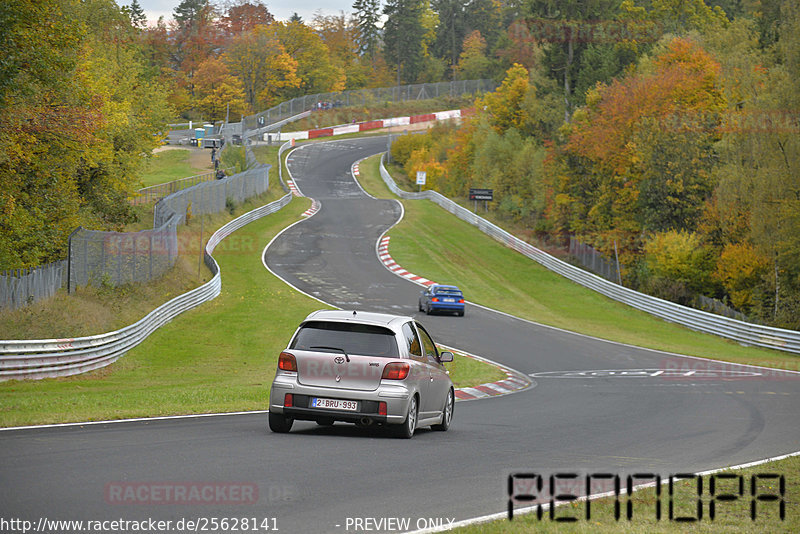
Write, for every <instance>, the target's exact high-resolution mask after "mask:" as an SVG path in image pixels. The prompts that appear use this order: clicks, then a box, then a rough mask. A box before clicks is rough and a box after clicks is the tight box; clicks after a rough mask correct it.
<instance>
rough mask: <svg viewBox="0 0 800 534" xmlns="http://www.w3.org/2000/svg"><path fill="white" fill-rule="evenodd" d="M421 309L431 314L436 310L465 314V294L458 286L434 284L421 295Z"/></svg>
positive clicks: (461, 315)
mask: <svg viewBox="0 0 800 534" xmlns="http://www.w3.org/2000/svg"><path fill="white" fill-rule="evenodd" d="M419 311H424V312H425V313H427V314H429V315H430V314H431V313H432V312H435V311H444V312H456V314H457V315H459V316H460V317H463V316H464V294H463V293H461V290H460V289H458V287H457V286H446V285H442V284H433V285H432V286H430V287H428V289H426V290H425V291H423V292H422V293H421V294H420V296H419Z"/></svg>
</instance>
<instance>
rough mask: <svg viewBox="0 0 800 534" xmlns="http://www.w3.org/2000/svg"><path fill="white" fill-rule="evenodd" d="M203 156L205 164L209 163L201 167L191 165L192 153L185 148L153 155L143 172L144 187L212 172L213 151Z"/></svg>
mask: <svg viewBox="0 0 800 534" xmlns="http://www.w3.org/2000/svg"><path fill="white" fill-rule="evenodd" d="M203 154H204V155H205V158H204V159H203V162H205V160H206V159H207V160H208V163H207V164H204V165H200V166H195V165H193V164H192V163H191V155H192V152H191V151H190V150H187V149H184V148H174V149H173V148H171V149H169V150H163V151H161V152H158V153H156V154H153V157H152V158H151V159H150V160H148V161H147V163H146V166H145V170H144V172H142V175H141V181H142V186H143V187H147V186H151V185H158V184H164V183H167V182H172V181H173V180H179V179H181V178H187V177H189V176H195V175H197V174H203V173H206V172H210V171H212V170H213V169H214V167H213V165H212V164H211V151H210V150H209V151H208V152H203Z"/></svg>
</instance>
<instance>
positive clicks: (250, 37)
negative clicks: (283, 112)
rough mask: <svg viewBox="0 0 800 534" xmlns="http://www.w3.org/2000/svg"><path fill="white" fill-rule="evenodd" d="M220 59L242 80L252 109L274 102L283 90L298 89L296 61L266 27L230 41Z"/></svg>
mask: <svg viewBox="0 0 800 534" xmlns="http://www.w3.org/2000/svg"><path fill="white" fill-rule="evenodd" d="M222 60H223V61H224V62H225V63H226V65H228V68H229V69H230V71H231V73H232V74H234V75H235V76H236V77H238V78H239V80H241V82H242V85H243V87H244V91H245V97H246V100H247V103H248V104H249V105H250V107H251V108H253V109H257V108H265V107H269V106H271V105H274V104H275V103H276V100H277V99H278V98H279V97H280V95H282V94H284V93H285V92H286V91H290V90H292V89H296V88H298V87H300V85H301V82H302V80H301V79H300V77H299V76H298V74H297V60H295V59H294V58H293V57H292V56H291V55H289V53H288V52H287V51H286V49H285V48H284V46H283V44H282V43H281V42H280V40H279V39H278V38H277V37H276V36H275V32H274V31H273V29H272V28H271V27H269V26H265V25H258V26H256V27H255V28H254V29H253V30H252V31H250V32H246V33H243V34H241V35H239V36H237V37H236V38H234V39H233V41H232V42H231V44H230V46H229V47H228V49H227V51H226V52H225V54H224V55H223V56H222Z"/></svg>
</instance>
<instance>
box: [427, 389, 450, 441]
mask: <svg viewBox="0 0 800 534" xmlns="http://www.w3.org/2000/svg"><path fill="white" fill-rule="evenodd" d="M455 402H456V399H455V397H454V396H453V390H452V389H451V390H449V391H448V392H447V399H445V401H444V408H442V422H441V423H439V424H438V425H431V428H432V429H433V430H438V431H440V432H447V429H449V428H450V421H452V420H453V407H454V405H455Z"/></svg>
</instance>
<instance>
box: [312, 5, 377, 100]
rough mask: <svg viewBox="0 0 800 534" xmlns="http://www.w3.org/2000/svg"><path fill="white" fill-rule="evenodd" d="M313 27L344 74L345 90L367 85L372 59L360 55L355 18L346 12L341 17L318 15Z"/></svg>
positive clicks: (334, 62) (332, 60) (332, 59)
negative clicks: (347, 15) (348, 15)
mask: <svg viewBox="0 0 800 534" xmlns="http://www.w3.org/2000/svg"><path fill="white" fill-rule="evenodd" d="M312 27H313V28H314V29H315V30H316V31H317V33H318V34H319V35H320V37H322V40H323V42H324V43H325V46H327V47H328V51H329V54H330V57H331V62H332V63H333V64H334V65H335V66H336V68H337V69H339V70H340V71H342V72H344V75H345V79H346V82H345V89H360V88H362V87H364V86H366V85H367V80H368V78H369V76H370V71H371V58H370V57H360V56H359V53H358V44H357V38H358V26H357V21H356V19H354V18H350V19H349V20H348V18H347V17H346V16H345V14H344V12H342V13H340V14H339V15H327V16H323V15H320V14H318V15H316V16H315V17H314V20H313V22H312Z"/></svg>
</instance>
